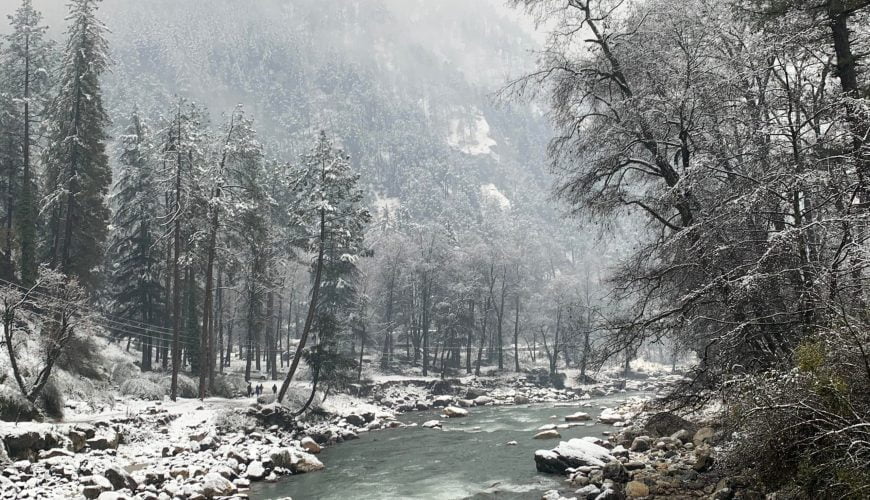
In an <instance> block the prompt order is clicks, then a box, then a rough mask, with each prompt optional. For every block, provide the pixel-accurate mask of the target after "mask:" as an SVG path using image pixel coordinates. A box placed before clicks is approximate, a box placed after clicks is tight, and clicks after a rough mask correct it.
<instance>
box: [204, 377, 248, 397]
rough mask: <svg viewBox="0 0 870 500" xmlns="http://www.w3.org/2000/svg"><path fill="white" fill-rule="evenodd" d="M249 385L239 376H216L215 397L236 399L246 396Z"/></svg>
mask: <svg viewBox="0 0 870 500" xmlns="http://www.w3.org/2000/svg"><path fill="white" fill-rule="evenodd" d="M246 392H247V383H246V382H245V379H244V378H243V377H240V376H237V375H215V378H214V391H213V393H212V395H213V396H217V397H221V398H234V397H236V396H239V395H241V394H246Z"/></svg>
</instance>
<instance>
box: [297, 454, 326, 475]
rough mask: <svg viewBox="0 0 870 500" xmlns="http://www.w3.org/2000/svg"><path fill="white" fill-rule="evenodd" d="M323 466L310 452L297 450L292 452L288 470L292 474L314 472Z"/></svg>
mask: <svg viewBox="0 0 870 500" xmlns="http://www.w3.org/2000/svg"><path fill="white" fill-rule="evenodd" d="M323 468H324V465H323V462H321V461H320V460H318V459H317V457H315V456H314V455H312V454H311V453H306V452H304V451H298V452H295V453H293V458H292V461H291V463H290V470H291V471H293V473H294V474H304V473H306V472H314V471H318V470H321V469H323Z"/></svg>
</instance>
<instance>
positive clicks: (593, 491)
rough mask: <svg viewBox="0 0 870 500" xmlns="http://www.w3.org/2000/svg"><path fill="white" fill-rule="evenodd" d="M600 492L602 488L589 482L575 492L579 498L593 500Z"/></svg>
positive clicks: (580, 499)
mask: <svg viewBox="0 0 870 500" xmlns="http://www.w3.org/2000/svg"><path fill="white" fill-rule="evenodd" d="M600 493H601V488H599V487H598V486H595V485H594V484H587V485H586V486H584V487H582V488H580V489H579V490H577V491H575V492H574V494H575V495H577V498H578V499H579V500H593V499H594V498H595V497H597V496H598V495H599V494H600Z"/></svg>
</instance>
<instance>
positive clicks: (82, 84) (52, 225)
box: [43, 0, 112, 290]
mask: <svg viewBox="0 0 870 500" xmlns="http://www.w3.org/2000/svg"><path fill="white" fill-rule="evenodd" d="M99 1H100V0H73V1H72V2H71V3H70V4H69V7H70V15H69V17H68V19H69V20H70V22H71V25H70V27H69V28H68V30H67V36H68V40H67V43H66V48H65V53H64V56H63V60H62V63H61V71H60V80H59V88H58V95H57V97H56V99H55V101H54V105H53V108H52V109H51V116H50V121H51V123H50V126H49V132H48V134H49V144H48V148H47V150H46V154H45V159H44V162H45V165H46V182H47V185H46V193H47V195H46V202H45V207H44V209H43V210H44V211H45V212H46V213H48V214H49V222H48V227H47V234H46V249H47V255H48V261H49V263H50V264H51V266H52V267H54V268H56V269H59V270H60V271H62V272H63V273H65V274H67V275H72V276H76V277H77V278H79V280H80V281H81V283H82V284H83V285H84V286H85V287H86V288H88V289H90V290H93V289H94V286H95V283H96V280H97V273H96V269H97V266H98V265H99V264H100V262H102V254H103V244H104V242H105V240H106V235H107V232H108V221H109V208H108V206H107V203H106V195H107V194H108V191H109V187H110V185H111V182H112V172H111V169H110V168H109V161H108V157H107V155H106V140H107V138H108V137H107V135H106V131H105V129H106V127H107V126H108V124H109V117H108V115H107V114H106V111H105V109H104V108H103V98H102V90H101V88H100V76H101V75H102V74H103V72H105V71H106V69H107V66H108V63H109V59H108V55H107V52H108V42H107V41H106V38H105V32H106V28H105V27H104V25H103V23H102V22H101V21H100V20H99V19H97V17H96V11H97V4H98V3H99Z"/></svg>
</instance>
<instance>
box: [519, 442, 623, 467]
mask: <svg viewBox="0 0 870 500" xmlns="http://www.w3.org/2000/svg"><path fill="white" fill-rule="evenodd" d="M611 460H613V456H612V455H611V454H610V451H609V450H608V449H607V448H605V447H603V446H599V445H597V444H595V443H593V442H591V441H587V440H585V439H570V440H568V441H562V442H560V443H559V446H557V447H555V448H553V449H552V450H538V451H536V452H535V466H536V467H537V469H538V471H540V472H549V473H553V474H562V473H564V472H565V470H566V469H568V468H569V467H575V468H576V467H581V466H585V465H592V466H597V467H603V466H604V465H605V464H606V463H608V462H610V461H611Z"/></svg>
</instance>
